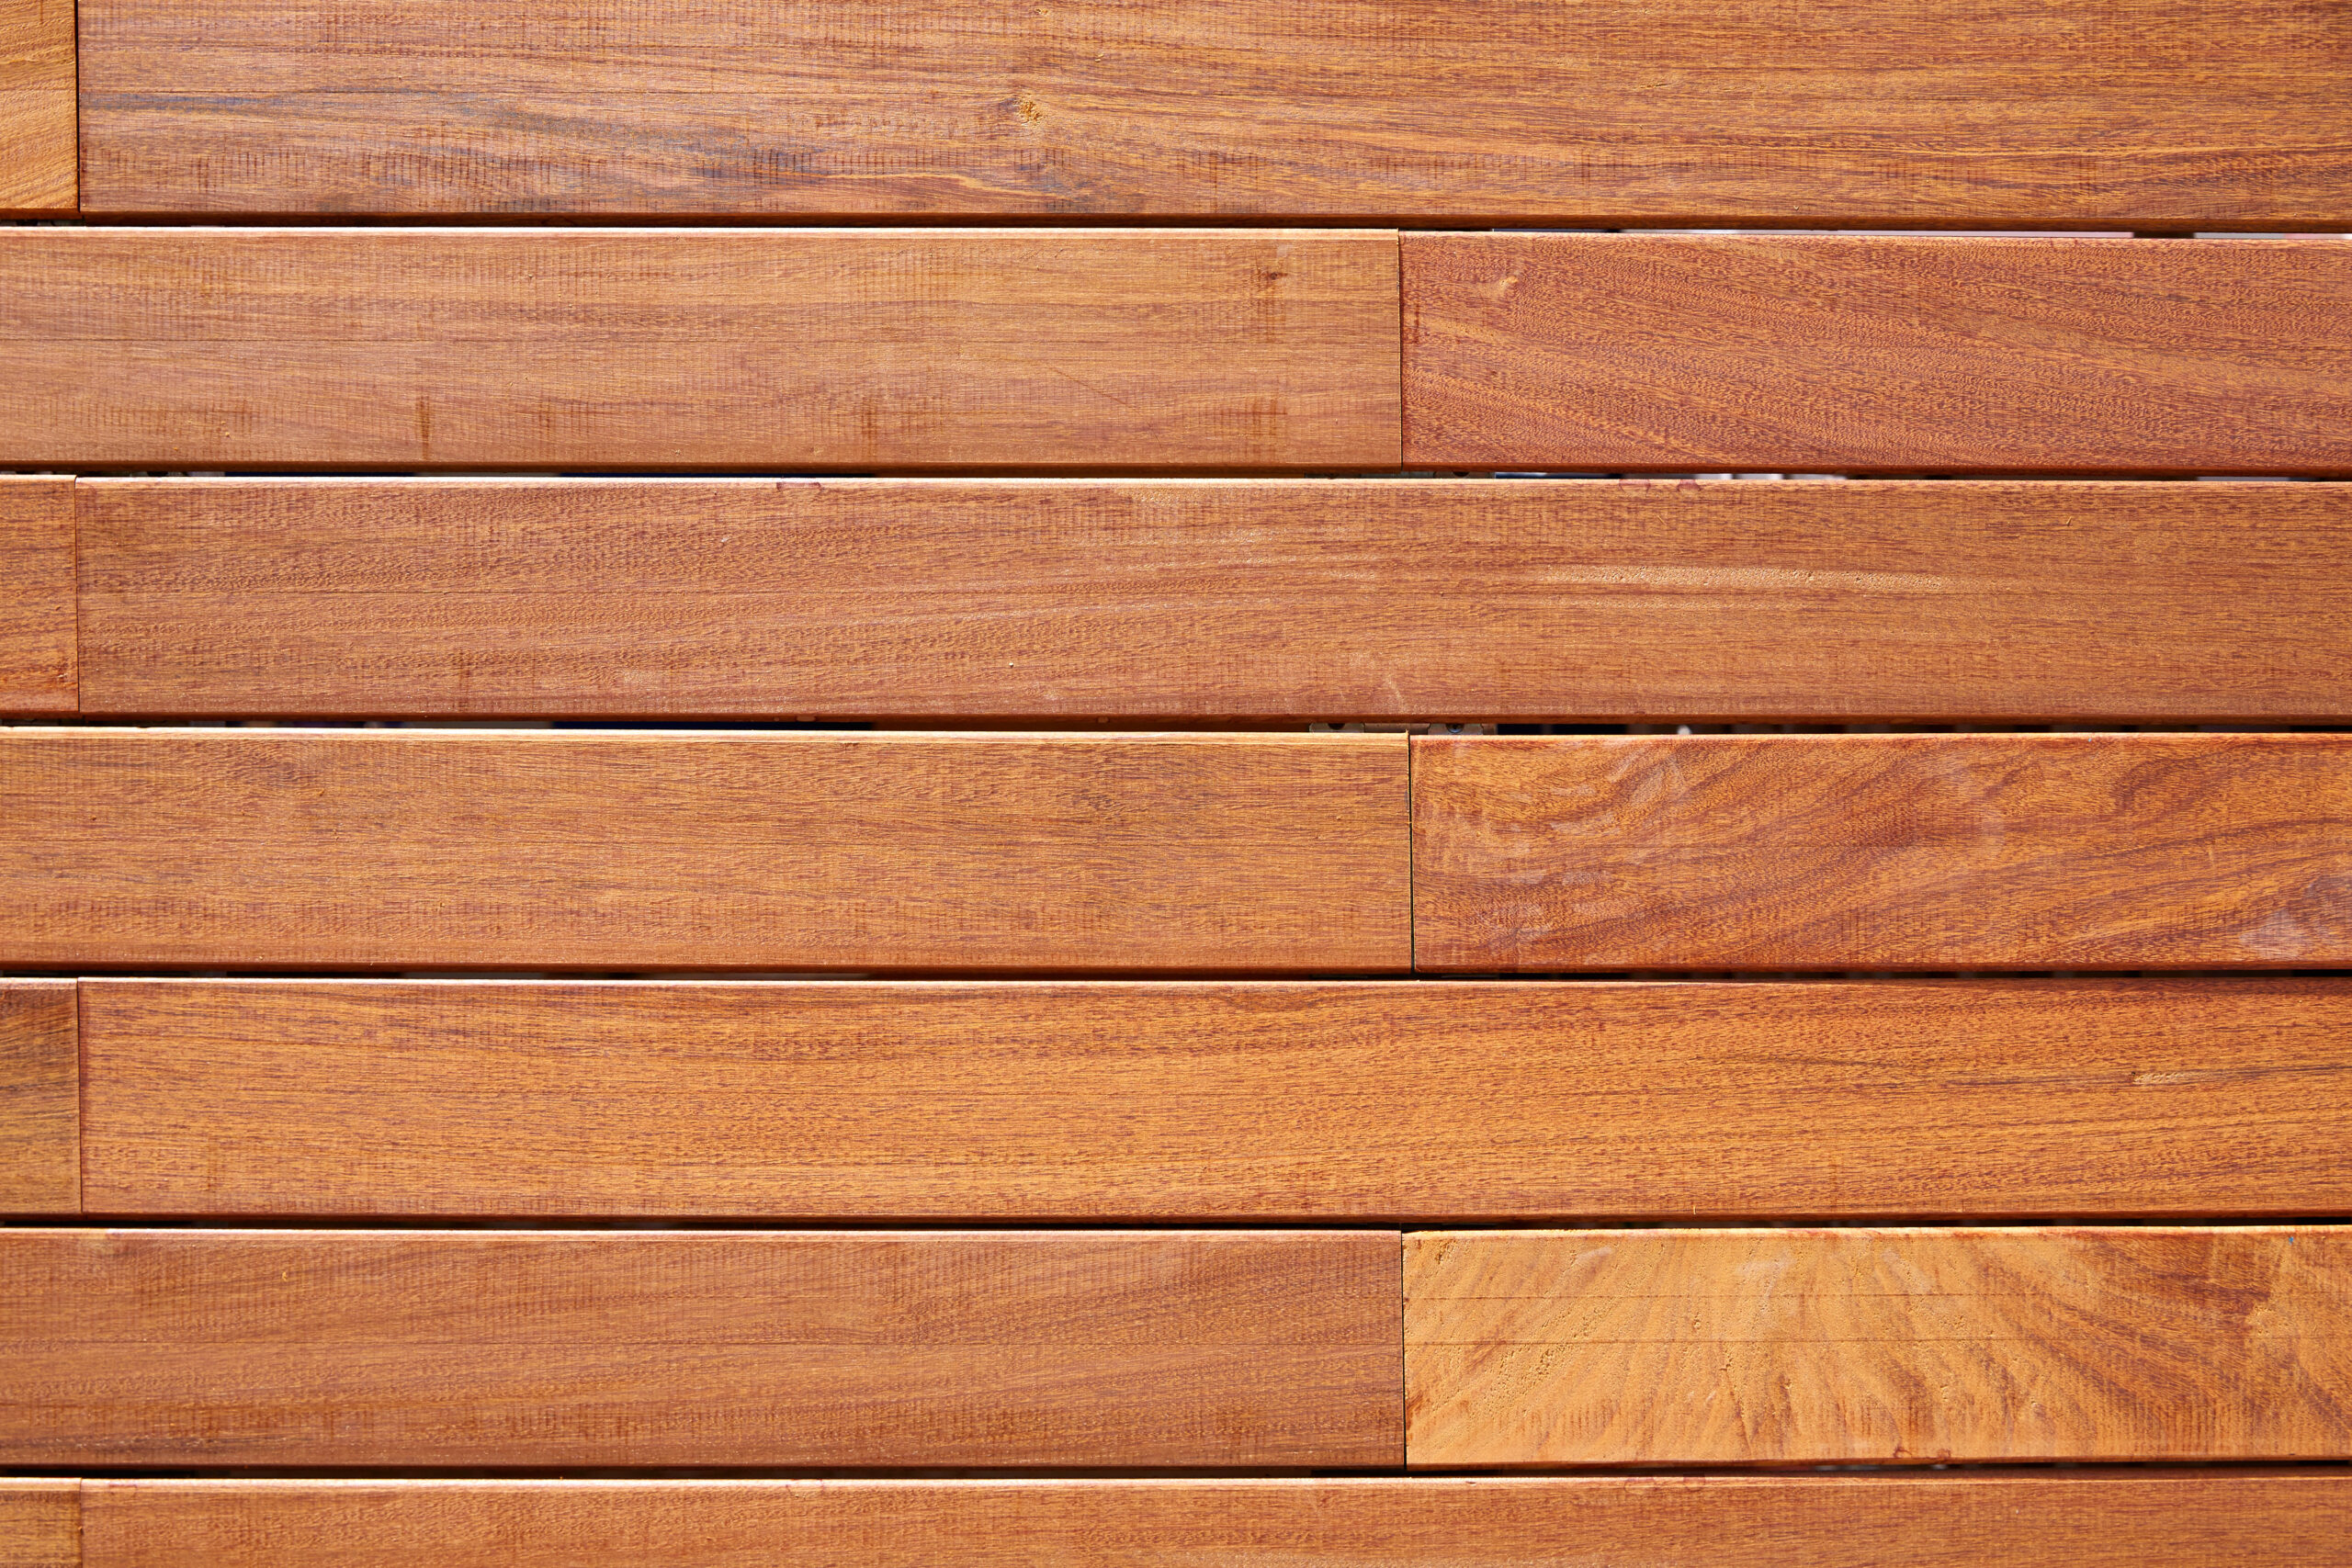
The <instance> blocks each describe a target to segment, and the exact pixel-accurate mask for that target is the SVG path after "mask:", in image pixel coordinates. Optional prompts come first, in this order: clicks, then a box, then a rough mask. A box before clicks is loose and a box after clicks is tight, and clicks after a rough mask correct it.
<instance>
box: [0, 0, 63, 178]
mask: <svg viewBox="0 0 2352 1568" xmlns="http://www.w3.org/2000/svg"><path fill="white" fill-rule="evenodd" d="M75 123H76V112H75V105H74V0H0V213H7V214H14V215H16V216H18V217H26V218H40V217H51V216H57V215H62V214H64V213H69V212H72V211H73V210H74V200H75V197H76V194H77V193H76V180H77V176H78V174H79V170H78V166H77V159H78V153H77V150H76V147H75V141H74V137H75Z"/></svg>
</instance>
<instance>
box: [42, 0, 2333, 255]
mask: <svg viewBox="0 0 2352 1568" xmlns="http://www.w3.org/2000/svg"><path fill="white" fill-rule="evenodd" d="M83 17H84V22H83V27H84V45H83V47H84V64H83V72H84V75H83V85H84V88H85V93H86V95H87V96H86V97H85V104H84V112H85V116H86V123H87V126H88V130H87V136H86V141H85V147H86V157H87V165H88V166H87V175H86V177H87V180H88V191H89V194H88V200H89V202H90V204H91V205H92V206H93V207H96V208H99V209H129V210H138V211H199V212H215V213H227V212H249V211H250V212H267V211H310V212H388V213H390V212H405V213H433V212H515V213H525V212H591V213H730V212H772V213H785V214H797V215H803V216H806V215H811V214H820V215H821V214H837V215H846V214H904V213H925V214H939V215H988V214H1088V215H1097V216H1104V217H1118V218H1122V219H1126V220H1136V219H1140V218H1148V217H1151V216H1154V215H1170V216H1175V215H1203V214H1208V215H1214V214H1229V215H1250V214H1300V215H1319V216H1327V217H1329V216H1340V217H1349V216H1353V217H1363V216H1368V215H1378V216H1383V217H1385V216H1389V215H1408V216H1410V217H1413V218H1416V219H1424V220H1426V219H1445V220H1455V221H1462V220H1479V219H1482V218H1483V219H1489V220H1496V221H1501V222H1509V221H1510V220H1514V219H1516V220H1520V221H1521V222H1524V221H1527V220H1541V219H1555V220H1584V221H1586V222H1602V223H1606V224H1614V223H1617V222H1620V221H1623V222H1625V223H1629V224H1658V223H1673V222H1677V221H1695V220H1720V221H1724V222H1753V221H1767V222H1769V221H1773V220H1815V221H1837V222H1860V223H1872V222H1877V223H1882V224H1886V225H1891V226H1894V227H1907V226H1918V225H1921V224H1926V225H1929V226H1934V225H1939V224H1947V223H1960V224H1962V225H1963V226H1965V225H1982V226H1987V227H1994V228H2002V227H2017V226H2019V225H2025V226H2033V225H2039V224H2045V223H2056V224H2059V225H2062V226H2063V225H2066V224H2077V225H2079V224H2083V223H2091V224H2115V225H2120V226H2123V227H2127V228H2129V227H2133V226H2138V227H2172V228H2183V229H2195V228H2211V227H2215V226H2217V225H2221V224H2224V223H2234V224H2237V225H2239V226H2242V227H2248V228H2256V229H2272V228H2279V227H2289V226H2295V225H2299V224H2300V225H2308V224H2314V223H2316V224H2319V225H2321V226H2333V225H2336V224H2344V223H2352V205H2347V202H2346V194H2345V193H2346V186H2347V182H2352V161H2347V157H2346V149H2345V147H2344V142H2343V135H2342V131H2343V125H2342V107H2343V106H2342V101H2341V95H2342V85H2343V84H2342V75H2341V73H2342V59H2343V57H2342V54H2341V46H2342V42H2343V30H2342V17H2341V14H2340V13H2339V12H2337V11H2336V10H2335V8H2333V7H2332V6H2330V5H2328V4H2327V3H2326V0H2256V3H2250V4H2245V5H2238V6H2214V5H2210V4H2201V3H2199V0H2130V3H2129V4H2126V5H2124V6H2120V7H2109V6H2093V5H2090V4H2087V3H2085V0H2062V3H2060V4H2055V5H2049V6H2038V7H2032V8H2020V7H2018V6H2009V5H2001V4H1995V3H1992V0H1902V3H1900V4H1894V5H1879V6H1870V7H1863V6H1855V5H1850V4H1844V5H1820V4H1811V5H1799V4H1794V3H1791V0H1778V3H1774V4H1770V5H1761V6H1744V7H1736V8H1733V7H1724V6H1706V5H1703V4H1696V3H1691V0H1681V3H1674V0H1604V3H1601V4H1597V5H1592V6H1577V7H1575V8H1573V9H1570V10H1562V9H1560V8H1558V7H1555V6H1543V5H1537V4H1532V3H1528V0H1514V3H1510V4H1503V5H1495V6H1478V7H1476V8H1475V9H1474V10H1464V9H1463V8H1460V7H1453V6H1445V5H1443V4H1442V3H1441V0H1404V3H1396V0H1389V3H1383V0H1202V3H1201V4H1197V5H1188V6H1181V7H1166V6H1129V5H1121V4H1116V3H1114V0H1069V3H1067V4H1060V5H1055V6H1045V7H1039V6H1032V5H1028V4H1014V3H1012V0H989V3H987V4H983V5H979V6H950V5H946V4H943V3H941V0H889V3H888V4H883V5H876V6H862V7H857V8H854V9H850V10H844V9H842V8H841V7H839V6H820V5H814V4H807V3H796V4H780V5H770V6H754V5H751V4H747V3H745V0H550V3H548V4H542V5H537V6H533V7H531V8H530V10H529V11H528V12H527V13H515V14H511V15H510V14H492V15H487V16H485V15H481V14H479V13H478V12H476V11H475V10H472V9H469V8H464V7H457V8H452V7H449V6H442V5H437V4H433V3H432V0H360V3H356V4H355V3H338V4H333V5H328V4H319V3H312V4H303V5H298V6H282V5H266V4H263V3H261V0H83Z"/></svg>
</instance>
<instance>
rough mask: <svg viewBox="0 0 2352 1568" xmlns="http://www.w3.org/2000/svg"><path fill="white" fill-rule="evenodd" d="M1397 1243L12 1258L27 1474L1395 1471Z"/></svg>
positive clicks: (718, 1241)
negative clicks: (152, 1469)
mask: <svg viewBox="0 0 2352 1568" xmlns="http://www.w3.org/2000/svg"><path fill="white" fill-rule="evenodd" d="M0 1271H4V1272H0V1277H5V1279H6V1282H7V1284H8V1287H9V1288H8V1289H7V1290H6V1291H0V1345H5V1347H6V1362H7V1364H8V1365H9V1367H10V1368H11V1373H10V1384H11V1394H10V1399H9V1402H8V1404H6V1406H0V1463H6V1464H18V1465H99V1464H105V1465H151V1466H152V1465H163V1466H172V1465H243V1464H278V1465H295V1466H304V1467H316V1466H334V1465H376V1466H394V1465H397V1466H409V1467H413V1466H434V1467H442V1468H447V1467H463V1466H480V1465H498V1466H531V1465H543V1466H563V1465H595V1466H629V1465H661V1466H693V1465H738V1466H856V1465H990V1466H1015V1467H1025V1466H1036V1465H1113V1466H1115V1465H1276V1466H1278V1465H1340V1466H1347V1465H1394V1464H1396V1463H1397V1462H1398V1461H1399V1459H1400V1444H1399V1440H1398V1438H1399V1434H1398V1387H1397V1313H1398V1304H1397V1235H1396V1233H1395V1232H1393V1231H1352V1232H1351V1231H1281V1232H1238V1231H1228V1232H1207V1231H1129V1232H1101V1231H1096V1232H1089V1231H1032V1232H1019V1231H988V1232H964V1233H957V1232H950V1231H929V1232H899V1233H890V1232H877V1231H865V1232H834V1233H800V1234H795V1233H792V1232H786V1231H761V1232H731V1233H730V1232H724V1231H705V1232H699V1233H695V1232H638V1233H629V1232H613V1231H605V1232H569V1233H565V1232H553V1231H541V1232H498V1231H439V1232H434V1231H409V1232H377V1231H286V1230H268V1231H197V1230H159V1231H86V1230H29V1229H28V1230H16V1231H6V1230H0Z"/></svg>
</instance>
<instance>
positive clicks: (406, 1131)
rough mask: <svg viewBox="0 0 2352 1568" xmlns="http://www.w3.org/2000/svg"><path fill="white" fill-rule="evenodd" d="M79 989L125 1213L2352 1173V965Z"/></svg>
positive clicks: (1781, 1213) (2116, 1187)
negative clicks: (1717, 977)
mask: <svg viewBox="0 0 2352 1568" xmlns="http://www.w3.org/2000/svg"><path fill="white" fill-rule="evenodd" d="M60 988H61V989H62V987H60ZM82 1011H83V1017H84V1023H83V1049H84V1065H83V1077H84V1086H85V1087H84V1095H85V1104H86V1109H85V1113H84V1114H85V1127H86V1142H85V1145H84V1147H83V1150H82V1163H83V1165H84V1167H85V1175H84V1178H83V1179H84V1183H85V1186H84V1192H85V1207H86V1208H87V1210H88V1211H89V1212H90V1213H100V1214H116V1215H124V1216H130V1215H154V1216H162V1215H242V1214H251V1215H272V1214H278V1215H288V1214H311V1215H400V1214H406V1215H438V1216H449V1217H466V1216H498V1215H524V1214H546V1215H567V1214H568V1215H573V1216H579V1215H640V1216H645V1215H675V1216H682V1217H703V1218H752V1217H766V1218H783V1219H822V1220H863V1221H866V1222H869V1223H871V1222H875V1221H877V1220H890V1219H899V1220H929V1221H936V1220H943V1219H945V1220H956V1219H977V1218H987V1219H992V1220H997V1221H1004V1220H1096V1221H1102V1220H1136V1221H1156V1222H1166V1221H1184V1220H1193V1219H1200V1220H1219V1221H1234V1220H1257V1221H1317V1220H1342V1219H1351V1218H1352V1219H1358V1220H1363V1219H1377V1218H1401V1219H1419V1220H1432V1219H1444V1218H1453V1219H1467V1218H1486V1219H1520V1220H1527V1219H1544V1218H1555V1219H1556V1218H1557V1217H1559V1216H1562V1215H1568V1214H1576V1215H1583V1216H1587V1217H1618V1218H1652V1219H1678V1218H1679V1219H1689V1218H1691V1217H1700V1216H1713V1217H1722V1218H1730V1217H1738V1216H1747V1215H1769V1216H1774V1217H1781V1218H1787V1217H1791V1216H1804V1215H1832V1214H1838V1215H1860V1216H1873V1215H1875V1216H1896V1215H1919V1214H1931V1213H1934V1214H1944V1215H1949V1216H1952V1217H1956V1218H1970V1217H1973V1218H1985V1217H2002V1216H2008V1217H2015V1216H2019V1215H2033V1214H2054V1213H2069V1214H2075V1215H2090V1214H2113V1215H2131V1216H2144V1215H2163V1214H2173V1215H2178V1216H2183V1217H2188V1216H2204V1215H2212V1214H2225V1213H2227V1214H2238V1215H2266V1214H2277V1215H2292V1214H2310V1213H2329V1212H2333V1211H2337V1210H2342V1209H2346V1208H2347V1207H2352V1163H2347V1162H2346V1160H2345V1159H2344V1157H2343V1151H2344V1150H2345V1149H2346V1147H2352V1067H2347V1066H2346V1065H2345V1063H2344V1061H2343V1055H2344V1052H2343V1041H2344V1039H2345V1038H2346V1034H2347V1033H2348V1032H2352V982H2345V981H2337V980H2227V979H2202V980H2104V981H2101V980H2086V981H2056V980H2025V981H2007V982H1992V981H1987V982H1981V983H1976V984H1973V985H1963V984H1953V983H1937V982H1928V981H1917V982H1900V981H1883V982H1877V983H1871V984H1796V985H1773V984H1713V985H1710V984H1665V985H1659V984H1646V985H1645V984H1623V983H1619V984H1607V983H1603V984H1589V983H1587V984H1560V985H1552V984H1544V983H1540V982H1533V983H1530V982H1522V983H1518V984H1477V983H1474V982H1461V983H1452V984H1433V983H1429V982H1411V981H1407V982H1399V983H1379V982H1356V983H1349V982H1338V983H1313V984H1309V983H1298V982H1261V983H1256V984H1250V983H1236V982H1227V981H1215V982H1172V983H1118V982H1093V983H1087V982H1072V981H1050V982H1025V983H994V984H972V983H937V982H918V983H905V984H895V985H894V984H886V983H880V982H871V981H867V982H848V983H838V984H832V983H770V984H752V983H736V984H731V985H729V984H718V985H712V984H693V983H677V982H673V983H639V982H625V981H614V982H597V983H583V982H573V983H568V984H541V983H531V982H514V981H507V982H484V981H435V982H403V981H221V980H113V981H110V980H87V981H84V982H83V983H82ZM61 1081H62V1082H63V1083H64V1084H65V1085H66V1086H67V1088H68V1089H70V1088H71V1085H72V1081H73V1080H72V1078H71V1077H70V1076H66V1077H62V1080H61ZM65 1131H66V1132H67V1133H70V1128H67V1129H65ZM71 1155H72V1145H70V1143H69V1144H67V1145H65V1146H64V1148H63V1150H62V1158H60V1159H58V1160H57V1161H56V1163H57V1164H59V1165H61V1166H64V1165H70V1163H71Z"/></svg>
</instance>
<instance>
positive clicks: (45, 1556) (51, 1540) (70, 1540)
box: [0, 1476, 82, 1568]
mask: <svg viewBox="0 0 2352 1568" xmlns="http://www.w3.org/2000/svg"><path fill="white" fill-rule="evenodd" d="M81 1491H82V1483H80V1482H78V1481H37V1480H32V1479H29V1478H21V1479H20V1478H17V1477H13V1476H12V1477H6V1478H0V1568H81V1565H82V1532H81Z"/></svg>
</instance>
